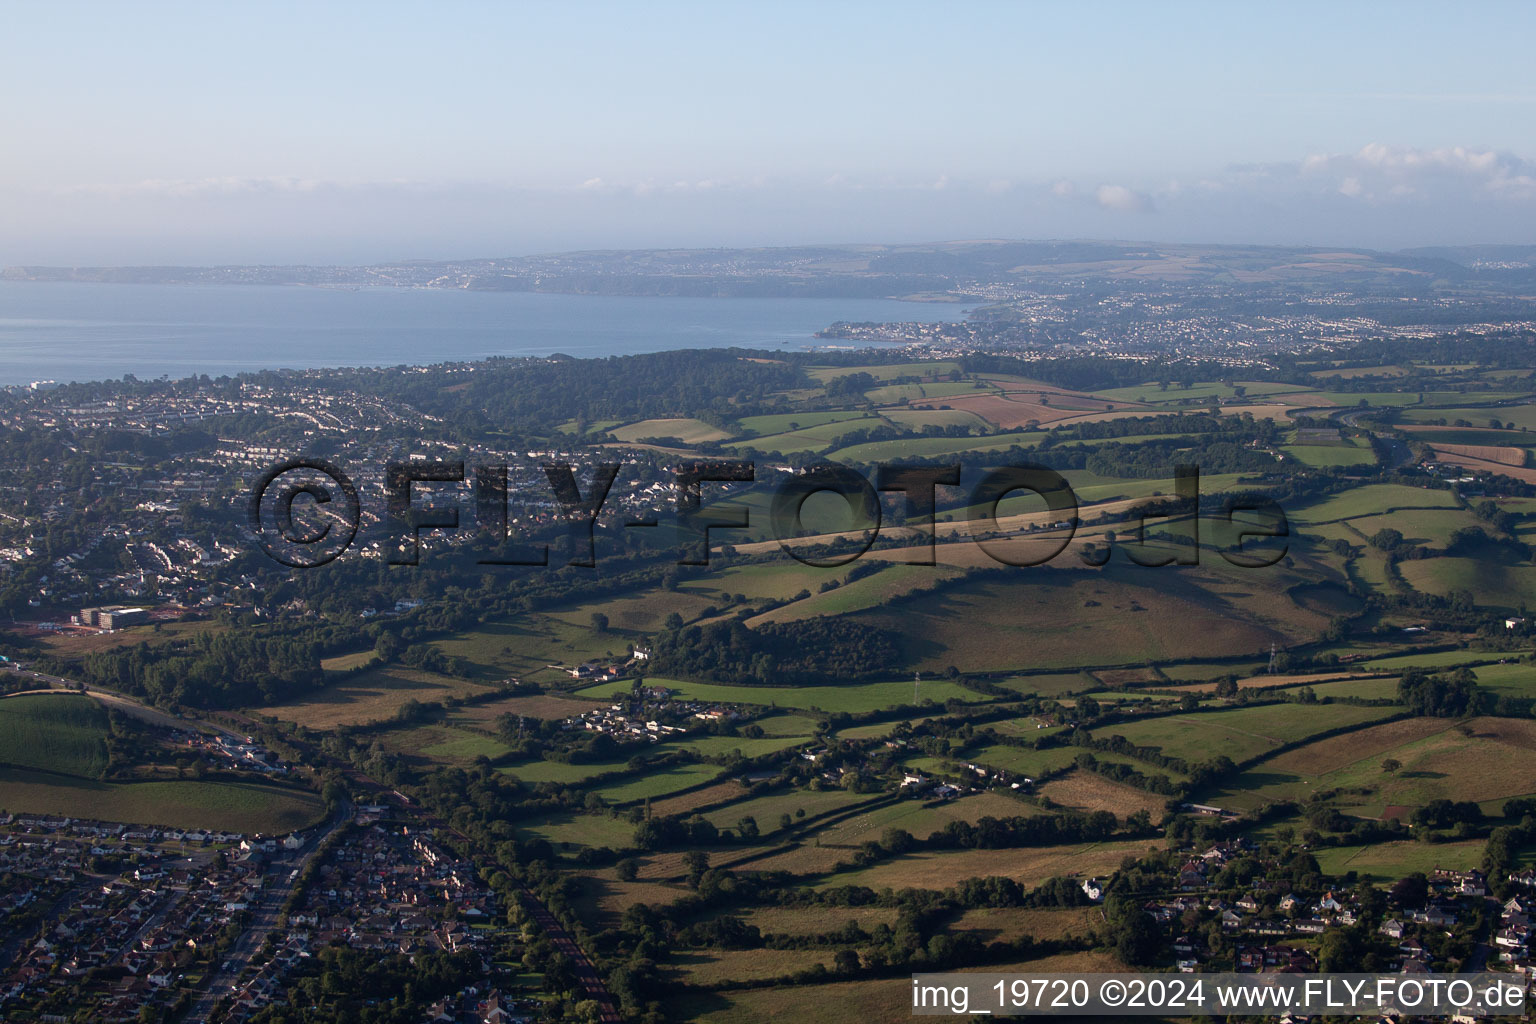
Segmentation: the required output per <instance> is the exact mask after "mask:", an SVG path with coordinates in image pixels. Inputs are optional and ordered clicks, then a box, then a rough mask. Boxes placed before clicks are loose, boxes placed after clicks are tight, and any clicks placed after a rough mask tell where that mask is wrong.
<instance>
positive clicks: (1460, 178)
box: [1271, 142, 1536, 201]
mask: <svg viewBox="0 0 1536 1024" xmlns="http://www.w3.org/2000/svg"><path fill="white" fill-rule="evenodd" d="M1287 170H1289V171H1290V172H1291V175H1290V176H1291V177H1292V178H1293V179H1295V180H1296V181H1297V182H1298V183H1299V184H1302V185H1306V184H1308V183H1310V182H1318V181H1325V182H1327V183H1328V184H1329V185H1332V183H1333V182H1337V183H1338V184H1337V185H1336V186H1333V187H1335V188H1336V189H1337V191H1338V192H1339V193H1340V194H1342V195H1345V196H1347V197H1349V198H1351V199H1363V200H1368V201H1393V200H1396V201H1401V200H1408V199H1430V200H1436V199H1440V200H1466V199H1478V198H1486V197H1506V198H1513V199H1536V164H1533V163H1532V162H1531V161H1529V160H1525V159H1523V158H1521V157H1518V156H1516V155H1514V154H1513V153H1508V152H1503V151H1499V150H1492V149H1469V148H1467V147H1464V146H1441V147H1428V148H1420V147H1413V146H1388V145H1383V144H1382V143H1379V142H1373V143H1370V144H1368V145H1365V146H1362V147H1361V148H1360V149H1359V150H1358V151H1356V152H1354V153H1314V154H1312V155H1311V156H1308V157H1306V158H1305V159H1304V160H1302V161H1301V162H1300V163H1299V164H1294V165H1284V164H1279V165H1272V166H1271V172H1272V173H1274V174H1275V176H1276V177H1277V178H1278V179H1280V180H1282V181H1283V180H1284V178H1285V177H1286V174H1285V172H1286V171H1287Z"/></svg>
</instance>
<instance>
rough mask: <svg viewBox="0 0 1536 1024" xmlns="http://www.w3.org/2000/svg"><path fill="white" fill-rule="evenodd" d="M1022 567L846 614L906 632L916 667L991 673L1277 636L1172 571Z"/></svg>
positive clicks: (1256, 644)
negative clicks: (1014, 574)
mask: <svg viewBox="0 0 1536 1024" xmlns="http://www.w3.org/2000/svg"><path fill="white" fill-rule="evenodd" d="M1021 571H1023V572H1028V573H1030V576H1029V581H1030V583H1032V584H1034V585H1032V586H1027V587H1024V586H1018V585H1009V584H1005V583H990V582H967V583H961V584H958V585H954V586H950V587H946V588H944V589H943V590H941V591H939V593H938V597H937V599H936V600H932V601H922V602H913V603H908V604H904V605H901V606H898V607H894V608H881V609H872V610H870V611H866V612H859V613H856V614H855V615H853V616H852V618H853V620H854V621H856V622H861V623H867V624H869V625H871V626H874V627H877V628H883V629H887V630H891V631H893V632H895V633H897V634H898V635H902V636H905V637H906V638H907V653H908V658H909V662H910V663H911V664H912V665H913V667H915V668H917V669H920V670H922V671H924V672H942V671H944V670H945V669H946V668H947V667H948V666H950V665H954V666H956V667H957V668H959V670H960V671H961V672H995V671H1000V670H1008V669H1012V668H1015V667H1018V666H1026V665H1027V666H1029V667H1031V668H1036V669H1056V668H1061V669H1066V668H1072V667H1076V666H1080V665H1084V664H1099V665H1115V664H1131V663H1135V664H1144V663H1146V662H1147V661H1151V660H1171V659H1172V658H1173V657H1175V656H1184V657H1190V656H1194V657H1218V656H1222V655H1232V654H1241V653H1247V652H1251V651H1258V650H1263V649H1265V648H1267V647H1268V646H1269V644H1270V643H1272V642H1276V641H1277V640H1279V639H1281V638H1282V636H1283V634H1280V633H1278V632H1276V631H1274V630H1272V629H1270V628H1268V627H1266V626H1264V625H1261V624H1259V623H1257V622H1254V621H1252V620H1251V619H1249V618H1248V617H1247V616H1245V615H1244V614H1243V612H1244V610H1245V609H1244V608H1242V607H1238V606H1235V605H1234V606H1226V605H1225V604H1224V603H1218V604H1213V602H1211V600H1210V599H1209V594H1207V593H1204V592H1201V591H1199V590H1198V589H1197V588H1193V587H1191V586H1189V585H1188V584H1184V583H1182V581H1181V580H1180V579H1179V575H1180V574H1178V573H1175V572H1172V571H1167V570H1165V571H1163V572H1162V573H1161V574H1159V575H1157V576H1154V575H1152V574H1151V573H1148V574H1147V575H1146V576H1145V580H1146V582H1145V584H1143V583H1141V582H1139V581H1137V582H1132V581H1131V577H1130V574H1129V573H1127V574H1125V575H1124V576H1120V575H1116V576H1111V575H1109V574H1108V573H1102V574H1100V575H1099V576H1098V577H1096V578H1083V577H1068V576H1067V575H1066V574H1061V575H1060V576H1059V577H1056V576H1053V574H1052V573H1051V572H1050V570H1048V569H1047V570H1044V571H1042V570H1040V569H1038V568H1036V569H1033V570H1021ZM1248 575H1249V576H1252V575H1253V574H1252V573H1249V574H1248Z"/></svg>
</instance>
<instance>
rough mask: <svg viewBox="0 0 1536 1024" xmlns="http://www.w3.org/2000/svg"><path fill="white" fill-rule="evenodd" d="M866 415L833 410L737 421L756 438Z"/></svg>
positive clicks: (772, 415)
mask: <svg viewBox="0 0 1536 1024" xmlns="http://www.w3.org/2000/svg"><path fill="white" fill-rule="evenodd" d="M864 415H866V413H865V412H864V410H862V409H831V410H827V411H823V412H776V413H770V414H769V415H766V416H744V417H742V418H741V419H739V420H737V421H736V426H737V427H738V428H739V429H740V430H741V431H742V432H743V433H750V434H752V435H753V436H756V437H763V436H765V435H768V434H785V433H788V432H789V431H792V430H799V429H801V428H802V427H819V426H821V425H822V424H823V423H836V422H837V421H838V420H852V419H859V418H860V417H862V416H864Z"/></svg>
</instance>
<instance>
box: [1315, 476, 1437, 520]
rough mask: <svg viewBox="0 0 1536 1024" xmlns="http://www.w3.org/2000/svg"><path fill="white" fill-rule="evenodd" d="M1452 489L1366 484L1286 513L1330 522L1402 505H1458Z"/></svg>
mask: <svg viewBox="0 0 1536 1024" xmlns="http://www.w3.org/2000/svg"><path fill="white" fill-rule="evenodd" d="M1456 507H1457V506H1456V498H1455V496H1454V495H1453V494H1452V493H1451V492H1450V491H1449V490H1430V489H1429V488H1427V487H1407V486H1404V485H1402V484H1366V485H1365V486H1364V487H1352V488H1350V489H1349V490H1347V491H1345V492H1344V493H1342V494H1335V495H1334V496H1332V497H1331V498H1327V499H1326V500H1324V501H1321V502H1318V503H1316V504H1313V505H1308V506H1305V507H1302V508H1295V509H1292V508H1287V509H1286V510H1285V512H1286V516H1287V517H1288V518H1290V519H1292V520H1293V521H1295V522H1299V523H1328V522H1333V521H1335V520H1338V519H1354V518H1356V517H1357V516H1374V515H1380V514H1382V513H1384V512H1389V511H1391V510H1393V509H1399V508H1409V509H1416V508H1452V509H1453V508H1456Z"/></svg>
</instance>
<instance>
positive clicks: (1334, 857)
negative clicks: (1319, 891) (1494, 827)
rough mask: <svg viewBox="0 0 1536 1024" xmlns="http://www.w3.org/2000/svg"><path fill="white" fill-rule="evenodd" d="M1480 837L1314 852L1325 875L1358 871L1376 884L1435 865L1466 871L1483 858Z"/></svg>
mask: <svg viewBox="0 0 1536 1024" xmlns="http://www.w3.org/2000/svg"><path fill="white" fill-rule="evenodd" d="M1483 846H1484V844H1483V842H1482V840H1472V841H1469V842H1463V843H1420V842H1413V841H1411V840H1405V841H1402V842H1395V843H1374V844H1372V845H1370V846H1332V847H1327V848H1325V849H1320V850H1317V851H1315V855H1316V857H1317V863H1318V866H1319V867H1321V868H1322V869H1323V871H1324V873H1326V874H1330V875H1343V874H1346V873H1347V872H1350V871H1356V872H1359V874H1360V875H1361V877H1362V878H1365V879H1369V880H1370V881H1373V882H1377V883H1387V882H1394V881H1396V880H1397V879H1399V878H1402V877H1403V876H1404V875H1411V874H1413V873H1414V872H1423V873H1424V874H1426V875H1428V874H1431V873H1433V872H1434V870H1435V869H1436V868H1446V869H1447V870H1455V871H1467V870H1469V869H1471V868H1475V867H1478V866H1479V865H1480V864H1481V863H1482V859H1483Z"/></svg>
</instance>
